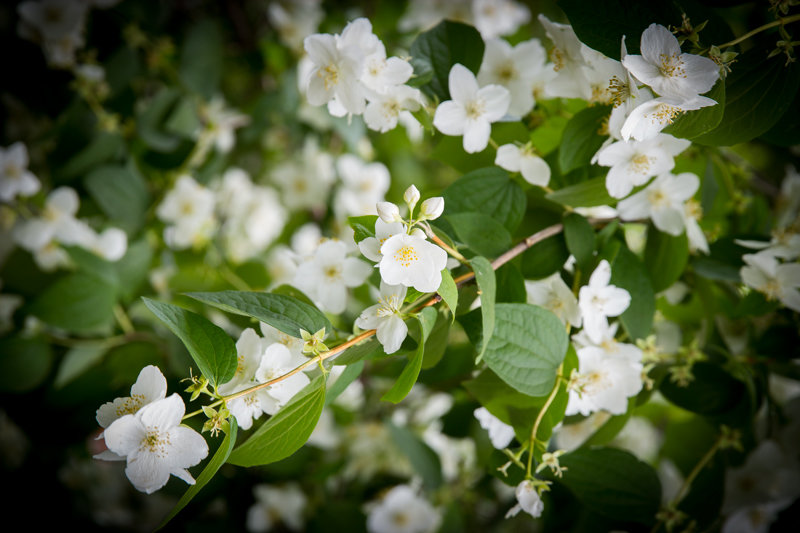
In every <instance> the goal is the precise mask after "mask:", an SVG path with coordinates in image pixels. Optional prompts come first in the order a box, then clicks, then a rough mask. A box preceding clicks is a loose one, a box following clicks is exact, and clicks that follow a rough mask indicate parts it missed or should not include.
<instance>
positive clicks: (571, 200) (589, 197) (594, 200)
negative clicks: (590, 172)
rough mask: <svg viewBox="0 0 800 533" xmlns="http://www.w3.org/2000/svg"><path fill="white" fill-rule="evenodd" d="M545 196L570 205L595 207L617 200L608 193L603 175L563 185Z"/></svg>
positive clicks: (611, 203) (610, 203) (613, 202)
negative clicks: (574, 183)
mask: <svg viewBox="0 0 800 533" xmlns="http://www.w3.org/2000/svg"><path fill="white" fill-rule="evenodd" d="M545 198H547V199H548V200H550V201H552V202H556V203H559V204H561V205H568V206H571V207H596V206H598V205H613V204H615V203H616V202H617V201H616V200H615V199H614V198H612V197H611V196H610V195H609V194H608V189H606V178H605V176H599V177H597V178H592V179H590V180H588V181H584V182H582V183H578V184H577V185H570V186H569V187H564V188H563V189H559V190H557V191H554V192H551V193H548V194H547V195H545Z"/></svg>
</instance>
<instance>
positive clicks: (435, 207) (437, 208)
mask: <svg viewBox="0 0 800 533" xmlns="http://www.w3.org/2000/svg"><path fill="white" fill-rule="evenodd" d="M442 213H444V198H442V197H441V196H434V197H432V198H428V199H427V200H425V201H423V202H422V205H421V206H420V207H419V217H420V219H421V220H436V219H437V218H439V217H440V216H442Z"/></svg>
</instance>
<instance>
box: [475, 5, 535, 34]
mask: <svg viewBox="0 0 800 533" xmlns="http://www.w3.org/2000/svg"><path fill="white" fill-rule="evenodd" d="M472 18H473V20H474V21H475V27H476V28H477V29H478V31H479V32H481V37H483V38H484V39H491V38H492V37H497V36H500V35H511V34H513V33H515V32H516V31H517V29H518V28H519V27H520V26H522V25H523V24H527V23H528V21H529V20H530V19H531V12H530V10H529V9H528V8H527V7H526V6H524V5H522V4H520V3H519V2H515V1H514V0H472Z"/></svg>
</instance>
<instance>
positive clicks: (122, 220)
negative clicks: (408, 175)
mask: <svg viewBox="0 0 800 533" xmlns="http://www.w3.org/2000/svg"><path fill="white" fill-rule="evenodd" d="M83 183H84V185H85V186H86V190H87V191H89V194H90V195H91V196H92V199H94V201H95V202H97V205H98V206H100V209H102V210H103V213H105V214H106V216H107V217H108V218H109V219H111V220H112V221H114V222H115V224H116V225H118V226H119V227H121V228H122V229H124V230H125V231H126V232H127V233H128V234H129V235H132V234H134V233H136V232H137V231H138V230H139V229H140V228H141V227H142V224H143V223H144V220H145V214H146V212H147V209H148V207H149V205H150V195H149V194H148V192H147V184H146V183H145V182H144V180H143V179H142V177H141V176H140V175H139V172H138V171H137V170H136V169H135V167H133V163H129V164H128V165H127V166H122V165H104V166H102V167H99V168H96V169H94V170H93V171H92V172H91V173H90V174H89V175H87V176H86V177H85V178H84V180H83Z"/></svg>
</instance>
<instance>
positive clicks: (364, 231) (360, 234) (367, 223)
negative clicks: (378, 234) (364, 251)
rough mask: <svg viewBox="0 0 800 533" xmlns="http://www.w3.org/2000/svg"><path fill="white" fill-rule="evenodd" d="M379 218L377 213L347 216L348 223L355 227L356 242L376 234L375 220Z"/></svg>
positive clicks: (354, 237)
mask: <svg viewBox="0 0 800 533" xmlns="http://www.w3.org/2000/svg"><path fill="white" fill-rule="evenodd" d="M376 220H378V216H377V215H364V216H362V217H347V223H348V224H350V227H351V228H353V231H354V232H355V235H354V236H353V239H354V240H355V241H356V244H357V243H359V242H361V241H363V240H364V239H366V238H367V237H374V236H375V221H376Z"/></svg>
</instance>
